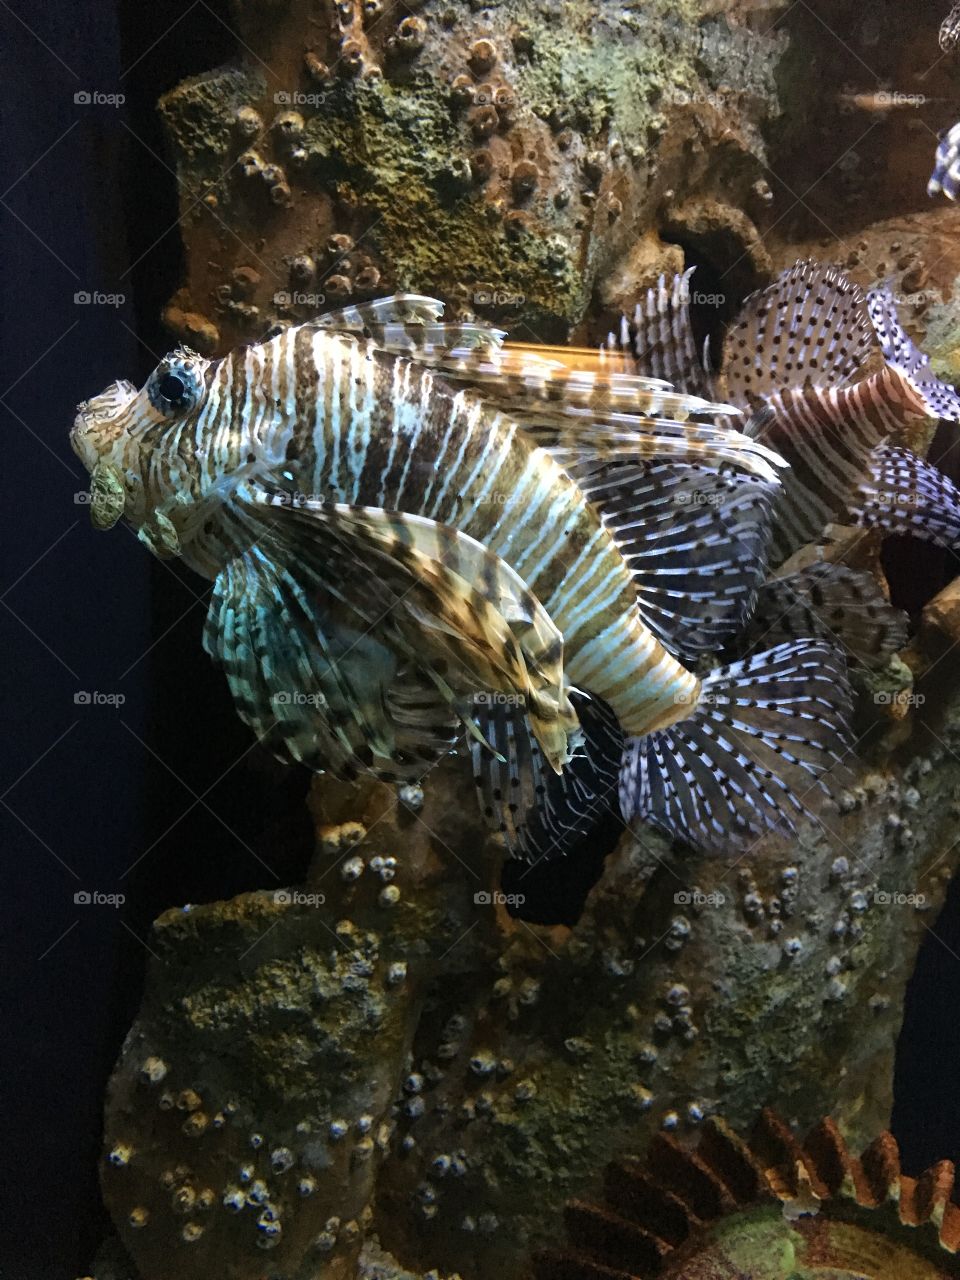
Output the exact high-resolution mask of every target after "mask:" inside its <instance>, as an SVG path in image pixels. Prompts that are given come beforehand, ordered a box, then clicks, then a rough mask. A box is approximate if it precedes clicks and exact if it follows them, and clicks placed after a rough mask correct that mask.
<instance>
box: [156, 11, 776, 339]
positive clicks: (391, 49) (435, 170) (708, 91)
mask: <svg viewBox="0 0 960 1280" xmlns="http://www.w3.org/2000/svg"><path fill="white" fill-rule="evenodd" d="M751 7H752V6H751V5H750V4H743V5H739V6H738V11H737V15H736V18H737V20H734V19H733V17H730V16H728V17H726V18H722V17H720V16H718V15H717V14H716V6H715V5H714V4H712V3H710V0H685V2H684V3H683V4H679V5H677V4H667V3H663V2H662V0H660V2H658V3H655V4H645V5H643V6H622V5H614V4H603V5H601V6H599V12H598V6H596V5H595V4H586V3H575V4H567V5H563V6H559V7H557V8H556V9H554V10H551V9H545V8H544V7H543V6H538V5H535V4H533V3H531V0H504V2H503V3H501V4H498V5H496V6H491V7H490V8H487V9H485V8H482V7H481V6H478V5H474V4H472V3H470V4H468V3H465V0H459V2H451V3H449V4H447V5H445V6H444V7H443V8H442V9H434V8H433V7H432V6H431V7H424V8H423V10H422V11H420V12H418V13H417V14H416V15H407V16H406V17H405V16H404V15H403V14H402V13H400V12H399V11H398V12H397V13H393V12H392V11H389V10H387V9H382V10H381V11H379V12H376V13H373V12H372V11H371V12H370V13H368V11H367V6H365V5H361V4H359V3H355V2H354V0H345V3H343V4H339V5H336V6H331V7H330V10H329V12H328V15H327V19H326V21H325V20H320V21H319V22H318V21H317V19H316V17H315V15H314V12H313V6H312V5H311V4H310V3H308V0H291V2H290V3H288V4H285V5H282V6H279V5H278V6H275V7H274V8H273V9H272V10H271V11H270V15H269V21H267V19H266V17H265V15H264V13H263V12H262V11H260V10H257V9H253V8H252V7H248V6H237V22H238V26H239V34H240V38H241V46H242V47H241V49H240V61H239V63H238V65H236V66H231V67H229V68H226V69H223V70H221V71H217V72H211V73H210V74H209V75H206V76H198V77H195V78H194V79H192V80H189V81H187V82H185V83H184V84H182V85H180V86H178V87H177V88H176V89H174V90H173V91H172V92H171V93H169V94H167V95H166V97H165V98H164V99H163V101H162V103H161V115H162V118H163V121H164V124H165V126H166V130H167V134H168V138H169V142H170V148H171V151H172V153H173V156H174V158H175V161H176V166H177V172H178V176H179V179H180V183H181V212H182V222H183V228H184V238H185V241H186V246H187V254H188V275H187V280H186V281H185V288H184V290H183V292H182V293H181V295H180V296H179V298H178V301H177V305H176V309H175V311H174V312H173V313H172V314H171V316H170V317H169V318H170V323H171V326H172V327H173V328H174V330H175V331H176V332H177V333H178V334H180V328H179V327H178V325H177V318H178V316H179V315H180V314H181V313H183V314H187V315H189V316H192V317H194V321H193V327H194V328H195V329H196V327H197V325H198V323H199V322H201V321H203V320H206V322H207V323H208V324H209V325H211V326H215V328H216V329H217V330H219V337H220V342H221V348H225V347H229V346H232V345H234V344H235V343H236V342H237V341H242V340H249V339H250V337H256V336H259V334H260V333H261V332H263V331H265V330H266V329H267V328H268V327H269V326H270V325H271V324H272V323H274V322H276V321H277V320H278V319H279V320H284V319H287V320H289V319H294V318H299V319H303V318H305V317H306V316H307V315H310V314H315V313H316V312H317V311H320V310H322V309H323V307H324V305H329V304H330V301H333V300H335V301H338V302H339V301H342V300H344V299H352V298H363V297H366V296H370V294H371V293H372V292H373V291H378V292H385V291H386V292H389V291H392V290H395V289H415V290H416V291H417V292H421V293H423V292H426V293H431V294H433V295H435V296H438V297H441V298H444V299H445V300H447V302H448V303H449V305H450V307H451V309H452V311H453V312H454V313H455V314H456V315H457V316H465V315H473V314H480V315H482V316H484V317H485V318H498V319H499V318H501V317H503V316H509V317H510V318H511V319H512V320H513V321H514V322H515V323H517V324H519V325H521V326H523V327H524V328H525V331H526V333H527V336H530V337H537V338H541V339H544V340H564V339H565V338H566V337H567V336H568V335H569V333H570V332H571V330H572V329H573V328H574V327H575V326H576V325H578V324H579V323H580V322H581V321H582V320H583V319H584V316H585V314H586V312H587V308H588V304H589V301H590V298H591V295H592V293H593V291H594V289H595V288H596V286H597V284H598V282H599V281H600V280H601V279H603V278H604V277H605V276H606V274H607V273H608V272H609V271H611V270H612V269H613V268H614V266H615V264H616V262H617V261H618V260H619V259H620V258H622V257H623V256H624V255H626V254H627V253H628V252H629V251H630V250H631V249H632V246H633V241H634V236H635V233H636V230H637V228H638V227H641V228H643V227H648V226H650V225H651V224H652V225H656V224H657V222H658V221H662V222H666V221H669V219H670V218H671V217H672V216H673V215H674V213H675V212H676V210H678V209H680V210H682V207H683V206H684V205H685V204H686V203H687V202H688V201H691V200H693V201H699V200H704V199H706V200H710V199H714V200H716V199H723V200H725V201H728V202H729V203H730V204H732V205H736V206H745V207H746V206H749V205H750V202H751V200H752V196H751V191H752V189H753V188H754V187H755V186H756V185H757V184H758V183H760V182H762V180H763V173H764V163H765V160H766V152H765V144H764V141H763V137H762V133H761V126H762V125H763V123H764V122H765V121H766V120H768V119H769V118H771V117H772V116H773V115H775V114H776V113H777V111H778V105H777V97H776V90H775V83H774V72H775V68H776V64H777V61H778V59H779V57H780V54H781V52H782V48H783V37H782V36H781V35H779V34H777V33H772V32H770V31H767V32H766V33H763V34H761V33H760V32H757V31H754V30H752V29H751V27H750V25H749V23H748V21H746V18H747V16H748V15H749V11H750V9H751ZM767 7H768V6H763V8H764V9H766V8H767ZM411 23H414V24H415V26H411V25H410V24H411ZM405 24H406V25H405ZM325 27H326V30H325V29H324V28H325ZM691 138H692V139H693V142H691ZM677 216H678V217H679V218H680V221H681V222H682V221H683V215H682V213H681V214H679V215H677ZM678 225H679V223H678ZM680 234H681V237H682V232H681V233H680ZM743 234H744V237H745V241H744V245H743V248H748V247H749V245H750V244H751V243H753V242H754V241H755V239H756V234H755V230H754V229H753V228H752V224H751V225H749V226H747V228H746V230H745V232H744V233H743ZM338 235H340V236H346V237H348V238H349V239H350V240H351V242H352V244H351V248H350V250H348V251H346V252H341V253H336V252H334V253H333V254H331V253H330V252H327V251H325V248H324V246H327V245H328V244H329V242H330V240H331V237H334V236H338ZM740 251H741V250H740V249H739V248H738V249H736V251H735V252H734V254H733V257H736V256H737V255H738V253H739V252H740ZM304 258H309V259H311V260H313V261H315V263H316V271H315V274H314V275H313V277H312V278H310V279H306V280H304V279H303V278H302V277H301V278H300V279H299V280H297V281H296V282H294V283H295V287H294V288H291V283H292V282H291V280H290V269H291V264H292V263H293V262H294V261H298V260H303V259H304ZM719 265H724V264H719ZM238 266H239V267H246V268H248V269H254V270H256V271H257V272H258V274H259V276H260V280H259V281H258V283H257V286H256V287H255V288H254V289H253V290H252V292H251V294H250V295H249V296H248V297H246V298H243V299H239V298H237V297H236V296H235V293H234V292H233V290H232V289H231V273H232V272H233V271H234V270H235V269H236V268H237V267H238ZM331 282H335V284H334V288H333V289H332V290H331V288H330V286H331ZM371 282H374V283H371ZM649 282H650V281H649V280H648V279H644V280H640V281H638V282H637V286H638V287H639V285H640V284H647V283H649ZM278 295H279V300H278Z"/></svg>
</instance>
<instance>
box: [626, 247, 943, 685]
mask: <svg viewBox="0 0 960 1280" xmlns="http://www.w3.org/2000/svg"><path fill="white" fill-rule="evenodd" d="M692 271H693V268H691V269H690V270H689V271H687V272H686V273H685V274H684V275H682V276H680V275H678V276H677V277H675V279H674V280H673V282H672V285H671V286H670V287H668V286H667V284H666V282H665V280H664V279H663V278H662V277H661V280H660V283H659V286H658V287H657V288H655V289H651V290H649V291H648V293H647V296H646V298H645V299H644V301H643V302H642V303H639V304H638V305H637V307H636V310H635V312H634V315H633V317H632V318H631V319H628V318H627V317H624V318H623V319H622V322H621V327H620V332H619V334H617V335H614V334H611V335H610V337H609V338H608V342H607V349H608V350H611V351H618V352H621V353H623V354H624V355H627V356H629V357H630V358H631V359H632V361H633V363H632V366H631V367H632V368H633V369H634V371H636V372H638V373H642V374H649V375H651V376H660V377H666V378H670V379H671V381H672V382H673V383H674V384H675V385H676V386H677V387H678V389H682V390H686V391H689V392H691V393H693V394H697V395H701V396H704V397H707V398H713V399H716V398H717V397H720V396H722V397H724V398H726V399H729V400H730V401H731V402H732V403H733V404H735V405H737V406H738V407H739V408H740V409H741V410H742V411H743V412H744V414H746V415H748V419H747V421H746V422H745V424H744V426H743V431H744V433H745V434H747V435H749V436H751V437H753V438H755V439H757V440H758V441H764V442H765V443H767V444H769V445H772V446H773V447H774V448H775V449H776V450H777V452H778V453H779V454H781V455H782V456H783V457H784V458H785V459H786V460H787V462H788V463H789V469H788V470H786V471H785V472H784V473H783V493H782V495H781V497H780V499H779V502H778V506H777V510H776V513H775V518H774V525H773V535H772V537H773V547H772V551H771V556H770V563H771V566H772V567H774V568H776V566H778V565H782V564H783V563H784V562H785V561H786V560H787V559H788V558H789V557H790V556H791V555H792V553H793V552H795V551H797V550H798V549H799V548H801V547H803V546H805V545H807V544H810V543H816V542H817V541H818V540H819V539H820V538H821V536H822V535H823V533H824V531H825V529H826V526H828V525H829V524H830V523H834V522H838V523H847V524H853V525H859V526H861V527H876V528H879V529H880V530H882V531H883V532H885V533H911V534H913V535H914V536H917V537H920V538H924V539H927V540H929V541H932V542H935V543H937V544H938V545H941V546H945V547H948V548H951V549H958V548H960V492H958V490H957V488H956V486H955V485H953V484H952V482H951V481H950V480H949V479H948V478H947V477H946V476H944V475H942V474H941V473H940V472H939V471H938V470H937V468H935V467H934V466H932V465H931V464H930V463H928V462H926V461H925V460H923V459H922V458H920V457H918V456H917V455H916V454H915V453H914V452H913V451H912V450H911V449H910V448H909V447H907V446H906V445H905V444H904V443H902V442H903V440H904V439H905V438H906V439H908V438H909V434H910V431H911V428H915V427H916V426H917V425H918V424H922V423H929V422H931V421H934V420H939V419H947V420H950V421H954V422H960V396H958V395H957V393H956V391H955V390H954V388H953V387H951V386H949V385H948V384H946V383H944V382H941V381H940V379H938V378H937V377H936V375H935V374H934V373H933V370H932V369H931V367H930V360H929V357H928V356H926V355H925V354H924V353H923V352H921V351H920V350H919V349H918V348H917V347H916V346H915V345H914V343H913V342H912V341H911V339H910V337H909V335H908V334H907V333H906V332H905V330H904V329H903V327H902V326H901V324H900V322H899V319H898V316H897V308H896V301H895V299H894V297H893V295H892V293H891V292H890V290H889V289H887V288H879V289H874V290H872V291H870V292H869V293H867V294H864V293H863V291H862V290H861V289H860V288H859V286H858V285H856V284H854V283H853V282H852V281H851V280H849V279H848V278H847V277H846V276H845V275H844V274H843V273H842V272H840V271H838V270H837V269H836V268H834V267H831V266H826V265H824V264H821V263H817V262H812V261H801V262H798V263H797V264H796V265H795V266H793V267H791V268H790V269H789V270H787V271H784V272H783V273H782V274H781V275H780V276H779V277H778V279H776V280H775V281H774V282H773V283H772V284H770V285H769V286H767V287H766V288H764V289H760V290H758V291H757V292H755V293H753V294H751V295H750V296H749V297H748V298H747V299H746V300H745V301H744V303H743V304H742V307H741V310H740V312H739V313H738V315H737V316H736V317H735V318H734V320H733V322H732V324H731V325H730V326H729V328H728V331H727V333H726V336H725V338H724V342H723V350H722V357H721V361H720V368H719V370H714V369H712V368H711V357H710V348H709V341H708V342H706V343H705V344H704V348H703V351H702V354H701V353H700V352H698V349H697V344H696V342H695V340H694V336H693V329H692V324H691V317H690V289H689V281H690V275H691V274H692ZM797 626H801V627H802V629H803V632H804V634H807V635H822V636H828V635H833V636H835V637H839V638H840V639H841V640H842V642H843V644H844V647H845V648H846V650H847V652H848V655H849V654H851V653H852V654H853V656H854V657H856V658H857V659H858V660H860V661H861V662H862V663H864V664H866V665H868V666H869V665H879V664H881V663H883V662H885V661H886V659H887V658H888V657H889V655H890V654H891V653H893V652H895V651H896V650H897V649H898V648H900V647H902V644H903V642H904V640H905V632H904V629H903V620H902V618H900V617H899V616H898V615H897V614H896V613H893V612H892V611H890V610H889V609H888V608H886V607H885V605H884V602H883V599H882V597H881V596H880V595H879V592H878V589H877V588H876V586H875V584H874V582H873V579H872V578H871V576H870V575H868V574H864V573H856V572H855V571H853V570H852V569H849V568H847V567H845V566H842V565H835V564H830V563H828V562H821V563H819V564H813V565H810V566H808V567H806V568H804V569H802V570H799V571H798V572H796V573H783V572H782V573H780V575H779V576H776V577H773V578H771V580H770V581H769V582H767V583H765V584H764V585H763V586H762V587H761V588H760V591H759V593H758V599H757V604H756V608H755V612H754V615H753V618H752V619H751V622H750V626H749V627H748V628H747V629H746V630H745V631H744V632H743V633H742V636H741V639H743V638H745V637H747V636H748V635H749V634H750V633H751V629H752V632H753V634H760V633H762V634H764V635H765V636H766V642H767V643H769V642H770V640H771V639H778V638H782V637H784V636H786V635H789V634H792V631H793V629H794V628H796V627H797Z"/></svg>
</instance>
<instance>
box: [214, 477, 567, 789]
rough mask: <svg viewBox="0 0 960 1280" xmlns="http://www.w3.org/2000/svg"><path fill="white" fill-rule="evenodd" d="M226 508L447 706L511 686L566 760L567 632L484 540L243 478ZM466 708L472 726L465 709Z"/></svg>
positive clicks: (554, 756) (559, 759) (551, 750)
mask: <svg viewBox="0 0 960 1280" xmlns="http://www.w3.org/2000/svg"><path fill="white" fill-rule="evenodd" d="M232 506H233V508H234V510H235V511H236V512H237V513H238V514H239V515H240V516H241V519H244V523H245V524H246V526H247V527H248V528H249V529H250V531H251V533H253V534H254V535H255V536H256V538H257V539H258V540H259V541H260V543H261V544H262V545H268V546H271V547H272V549H273V550H274V554H275V557H276V558H277V559H279V560H281V561H282V562H283V563H285V564H286V565H288V566H289V567H290V570H291V572H292V573H294V574H296V573H298V572H300V566H301V565H303V564H304V563H308V564H309V565H310V566H311V568H312V569H313V571H314V572H315V574H316V575H317V577H318V578H319V579H320V580H321V581H322V582H323V585H324V587H325V589H326V590H327V591H328V592H329V593H330V594H332V595H334V596H335V597H337V598H339V599H341V600H343V601H344V602H345V603H346V604H348V605H349V606H350V607H351V608H352V609H354V610H355V611H356V612H357V613H358V614H360V615H361V616H363V617H364V618H365V619H367V621H368V622H369V625H370V626H371V627H373V628H375V631H376V634H377V636H378V637H383V638H388V643H389V645H390V647H391V648H392V649H393V650H394V651H395V652H397V653H398V654H400V655H403V656H404V657H406V658H407V659H408V660H410V661H411V662H413V663H414V664H415V665H416V666H417V668H418V670H420V671H421V672H422V674H423V676H424V678H425V679H426V678H429V679H431V680H432V681H433V682H434V684H435V685H436V687H437V688H438V689H439V690H441V691H442V692H443V693H444V694H445V696H446V697H447V698H448V700H449V702H450V703H451V705H455V706H457V707H462V706H464V705H465V702H464V700H465V699H466V698H467V697H468V696H469V695H470V694H471V693H472V692H473V691H475V690H478V689H491V690H496V691H498V692H500V693H503V694H507V695H510V696H513V697H515V698H517V699H519V700H520V703H521V705H523V706H524V707H525V708H526V710H527V713H528V715H529V717H530V721H531V724H532V726H533V728H534V732H535V733H536V735H537V740H538V741H539V742H540V745H541V747H542V749H543V752H544V755H545V757H546V759H547V760H548V762H549V763H550V765H551V767H552V768H554V769H556V770H559V769H560V768H561V766H562V765H563V763H564V762H565V761H566V760H567V759H568V758H569V754H570V750H571V749H572V742H573V740H574V739H575V737H576V734H577V719H576V715H575V713H574V711H573V708H572V706H571V704H570V700H569V697H568V691H567V689H566V687H565V683H564V675H563V638H562V636H561V635H560V633H559V631H558V630H557V628H556V627H555V626H554V624H553V622H552V621H551V619H550V617H549V616H548V614H547V613H546V611H545V609H544V608H543V606H542V605H541V604H540V602H539V601H538V600H537V599H536V597H535V596H533V594H532V593H531V592H530V591H528V590H527V588H526V586H525V584H524V583H523V580H522V579H521V578H520V577H519V575H518V574H517V573H516V572H515V571H514V570H513V569H512V568H511V567H510V565H508V564H507V563H506V562H505V561H503V560H501V559H500V558H499V557H498V556H496V555H495V554H494V553H493V552H491V551H489V550H488V549H487V548H486V547H485V546H483V544H482V543H479V542H477V541H476V540H475V539H473V538H471V537H469V536H468V535H467V534H464V533H461V532H460V531H459V530H457V529H454V528H452V527H449V526H445V525H440V524H438V523H437V522H436V521H433V520H428V519H426V518H425V517H422V516H414V515H408V514H404V513H400V512H388V511H384V510H382V509H380V508H376V507H351V506H347V505H345V504H341V503H325V502H316V501H303V500H300V499H296V500H293V501H291V498H290V497H289V496H288V495H287V494H285V493H277V492H271V491H269V490H267V489H262V490H261V489H248V488H247V487H246V486H244V485H240V486H238V487H237V489H236V490H235V492H234V494H233V497H232ZM463 715H464V719H465V723H466V724H467V726H468V727H470V728H472V727H473V721H472V718H471V717H470V715H469V711H468V710H467V711H465V712H464V713H463Z"/></svg>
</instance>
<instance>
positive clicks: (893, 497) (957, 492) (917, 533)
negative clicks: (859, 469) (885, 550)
mask: <svg viewBox="0 0 960 1280" xmlns="http://www.w3.org/2000/svg"><path fill="white" fill-rule="evenodd" d="M850 514H851V515H852V517H853V520H854V522H855V523H856V524H859V525H861V526H863V527H864V528H878V529H882V530H883V531H884V532H885V533H909V534H912V535H913V536H914V537H916V538H922V539H923V540H924V541H926V542H933V543H935V544H936V545H937V546H940V547H946V548H948V549H949V550H951V551H958V550H960V489H958V488H957V486H956V485H955V484H954V483H953V481H952V480H950V479H948V478H947V476H945V475H944V474H943V473H942V472H941V471H938V470H937V468H936V467H935V466H933V464H932V463H929V462H926V461H924V459H923V458H918V457H917V455H916V454H915V453H912V452H911V451H910V450H909V449H901V448H898V447H896V446H893V445H881V446H880V447H879V448H878V449H876V450H875V451H874V453H873V455H872V456H871V459H870V472H869V474H868V475H867V476H866V477H865V478H864V479H863V481H861V483H860V485H858V487H857V489H856V492H855V493H854V496H853V500H852V502H851V504H850Z"/></svg>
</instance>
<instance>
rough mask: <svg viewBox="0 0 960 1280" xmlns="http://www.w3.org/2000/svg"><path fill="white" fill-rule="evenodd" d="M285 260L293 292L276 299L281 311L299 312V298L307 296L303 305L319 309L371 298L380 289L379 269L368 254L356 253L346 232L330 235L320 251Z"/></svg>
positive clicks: (296, 255)
mask: <svg viewBox="0 0 960 1280" xmlns="http://www.w3.org/2000/svg"><path fill="white" fill-rule="evenodd" d="M285 261H286V266H287V269H288V272H289V278H290V286H291V289H292V291H293V292H292V294H288V295H278V296H277V297H275V299H274V301H275V302H276V303H277V305H278V307H279V309H280V311H281V312H283V311H286V310H290V308H291V307H292V308H293V309H294V310H296V309H298V308H299V307H300V306H301V301H300V300H299V299H298V295H301V296H302V295H304V294H305V295H306V300H305V301H304V302H303V304H302V305H306V306H308V307H309V308H312V309H316V308H318V307H319V308H323V307H325V306H327V305H328V304H330V303H334V304H339V303H342V302H344V301H345V300H346V299H347V298H350V297H357V296H363V295H370V294H373V293H374V292H376V291H377V290H378V289H379V288H380V284H381V279H380V270H379V268H378V267H377V266H376V264H375V263H374V261H373V259H372V258H371V257H370V256H369V255H368V254H366V253H363V252H359V251H357V249H356V247H355V244H354V240H353V237H352V236H349V235H346V234H345V233H343V232H336V233H335V234H334V235H331V236H329V237H328V238H327V240H326V242H325V244H324V245H323V246H322V248H320V249H319V250H314V251H313V252H309V251H306V252H302V253H297V254H294V255H293V256H292V257H289V258H287V259H286V260H285Z"/></svg>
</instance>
